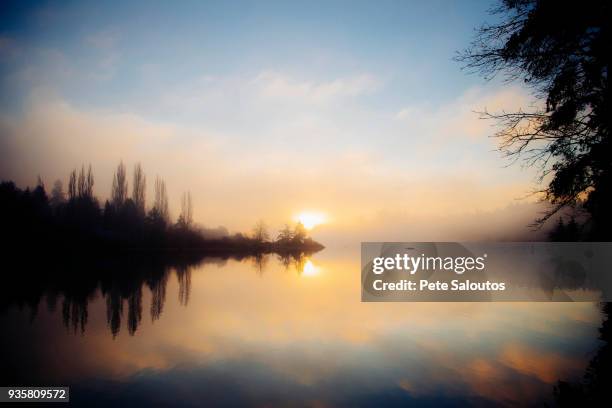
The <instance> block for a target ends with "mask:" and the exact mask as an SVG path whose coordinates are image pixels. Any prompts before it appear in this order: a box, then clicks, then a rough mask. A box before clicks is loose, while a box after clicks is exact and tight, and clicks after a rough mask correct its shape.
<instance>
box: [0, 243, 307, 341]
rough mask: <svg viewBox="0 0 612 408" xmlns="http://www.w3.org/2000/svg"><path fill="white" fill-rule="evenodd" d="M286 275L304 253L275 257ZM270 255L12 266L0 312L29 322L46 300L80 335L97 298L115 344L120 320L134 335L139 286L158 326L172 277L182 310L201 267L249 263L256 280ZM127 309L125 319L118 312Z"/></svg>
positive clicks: (138, 317)
mask: <svg viewBox="0 0 612 408" xmlns="http://www.w3.org/2000/svg"><path fill="white" fill-rule="evenodd" d="M276 255H277V256H278V257H279V260H280V261H281V264H282V265H283V266H284V267H285V269H286V270H288V269H290V268H291V267H293V268H295V270H296V271H297V272H298V273H301V272H302V271H303V269H304V265H305V262H306V260H307V259H308V256H309V255H311V254H310V253H304V252H300V253H295V252H292V253H283V254H276ZM269 257H270V254H256V255H244V256H243V255H239V256H225V257H209V256H200V255H194V254H181V255H180V256H171V257H170V256H150V254H140V255H134V254H127V255H124V256H115V257H111V258H104V259H92V258H87V257H79V258H73V259H72V261H71V262H69V263H66V262H54V263H51V264H43V263H42V261H34V262H28V263H27V264H26V263H21V264H20V263H15V264H12V265H11V266H10V267H8V268H7V271H12V272H13V273H8V274H7V277H8V282H6V284H5V285H2V287H1V288H0V299H1V300H0V311H2V310H6V309H8V308H9V307H11V306H17V307H18V308H19V309H23V308H26V309H28V310H29V312H30V321H34V320H35V319H36V313H37V311H38V307H39V304H40V303H41V300H42V299H43V298H45V299H46V307H47V309H48V310H49V311H50V312H54V311H55V310H57V306H58V303H59V302H60V301H61V312H62V320H63V323H64V325H65V327H66V328H67V329H68V330H70V331H72V332H74V333H75V334H81V335H83V334H84V333H85V329H86V326H87V320H88V316H89V315H88V305H89V304H90V303H91V302H92V301H93V300H94V299H95V298H96V296H97V295H98V294H100V295H101V296H103V297H104V300H105V304H106V322H107V325H108V328H109V329H110V332H111V334H112V336H113V338H115V337H116V336H117V335H118V334H119V332H120V330H121V324H122V321H123V319H124V317H126V318H127V321H126V323H127V329H128V333H129V334H130V335H134V334H135V333H136V331H137V330H138V327H139V326H140V323H141V321H142V315H143V299H142V298H143V286H146V287H147V288H148V289H149V291H150V292H151V304H150V307H149V314H150V316H151V320H152V321H156V320H158V319H159V318H160V317H161V316H162V314H163V311H164V304H165V301H166V293H167V290H166V288H167V286H168V280H169V279H170V276H171V275H172V274H175V276H176V279H177V281H178V286H179V289H178V299H179V303H180V304H181V305H182V306H187V304H188V303H189V297H190V293H191V273H192V270H193V269H194V268H195V267H197V266H200V265H203V264H209V263H210V264H219V263H221V264H225V263H226V261H227V260H228V259H234V260H238V261H245V262H250V263H251V264H252V265H253V268H254V269H255V271H256V273H257V274H263V273H264V271H265V268H266V265H267V263H268V260H269ZM126 308H127V316H125V314H124V311H125V309H126Z"/></svg>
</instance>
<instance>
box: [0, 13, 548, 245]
mask: <svg viewBox="0 0 612 408" xmlns="http://www.w3.org/2000/svg"><path fill="white" fill-rule="evenodd" d="M492 5H493V4H492V3H491V2H490V1H470V2H460V1H444V2H442V1H427V2H410V1H399V2H388V1H377V2H356V1H350V2H349V1H347V2H335V1H334V2H329V1H325V2H316V1H308V2H234V1H232V2H201V1H194V2H190V1H182V2H179V3H176V2H154V1H153V2H151V1H147V2H132V1H130V2H112V1H109V2H99V1H97V2H86V1H85V2H70V1H68V2H28V1H18V2H3V3H2V6H1V7H2V10H1V12H0V16H1V17H0V148H1V160H0V179H10V180H14V181H16V182H17V183H18V184H19V185H20V186H26V185H32V184H34V183H35V180H36V177H37V175H38V174H40V175H41V176H42V178H43V180H44V181H45V183H46V184H47V185H51V184H52V183H53V181H54V180H55V179H58V178H59V179H62V180H64V183H65V182H66V178H67V176H68V173H69V171H70V170H71V169H72V168H74V167H80V165H81V164H82V163H85V164H88V163H91V165H92V168H93V170H94V174H95V176H96V184H95V188H94V190H95V193H96V194H97V195H98V196H99V197H101V198H103V199H104V198H106V197H108V195H109V192H110V185H111V180H112V174H113V170H114V168H115V167H116V166H117V164H118V163H119V161H120V160H122V161H123V162H124V163H125V164H126V166H127V167H128V169H129V170H130V171H131V169H132V168H133V166H134V165H135V164H136V163H137V162H141V163H142V165H143V167H144V170H145V173H146V174H147V177H148V178H147V180H148V182H149V184H148V188H149V190H148V197H149V199H150V198H151V197H152V195H153V194H152V187H153V180H154V178H155V176H156V175H159V176H161V177H163V178H164V179H165V180H166V182H167V184H168V191H169V194H170V205H171V211H172V213H173V214H174V215H175V216H176V215H177V214H178V208H179V203H180V196H181V193H182V192H183V191H187V190H190V191H191V194H192V196H193V202H194V210H195V211H194V218H195V220H196V221H197V222H198V223H200V224H201V225H204V226H207V227H216V226H219V225H223V226H226V227H227V228H228V229H230V231H246V230H249V229H250V228H251V226H252V225H253V224H254V223H255V222H256V221H257V220H258V219H263V220H265V221H266V222H267V224H268V225H269V226H270V227H271V228H272V229H277V228H279V227H280V226H281V225H282V223H284V222H286V221H292V220H294V219H295V216H296V215H297V214H299V213H301V212H304V211H312V212H317V213H322V214H325V217H326V220H327V225H324V226H320V227H319V228H318V231H317V229H315V230H313V235H314V236H315V237H317V234H319V236H322V237H326V238H328V239H332V238H333V237H337V236H340V235H344V236H351V237H359V239H363V240H367V239H386V240H391V239H399V238H408V237H410V238H412V239H415V240H425V239H447V240H448V239H457V238H461V237H468V235H469V234H467V232H468V231H473V230H474V225H475V224H478V225H480V227H482V228H483V229H481V232H482V234H484V235H486V236H493V235H496V236H500V237H501V236H502V235H504V234H505V235H504V236H506V237H507V236H509V235H511V234H507V232H508V231H509V230H508V228H510V226H512V227H513V228H514V229H516V228H517V225H518V226H520V228H518V229H520V230H521V231H523V230H524V227H525V228H526V226H527V225H528V224H529V223H530V222H531V221H532V220H533V218H535V217H536V216H537V208H536V207H537V206H535V205H534V204H533V199H524V197H525V196H526V195H528V193H529V192H530V191H532V189H533V188H534V181H535V176H536V173H535V172H534V171H533V169H524V168H521V166H509V167H508V162H507V161H505V160H503V159H502V158H501V156H500V154H499V152H497V151H496V141H495V139H492V138H490V137H489V136H491V135H492V134H494V132H495V127H494V124H493V123H490V122H486V121H482V120H479V118H478V114H477V113H476V111H482V110H484V109H488V110H489V111H500V110H511V109H516V108H518V107H521V106H522V107H525V106H528V105H529V104H531V103H533V101H532V99H531V97H530V95H529V93H528V92H527V91H526V90H525V89H523V88H521V87H520V84H518V85H517V84H506V83H502V82H501V81H497V80H493V81H490V82H486V81H484V80H483V79H482V78H480V77H478V76H475V75H468V74H467V73H466V72H464V71H462V70H461V65H460V64H459V63H457V62H455V61H453V59H452V58H453V56H454V55H455V53H456V52H457V51H459V50H461V49H463V48H465V47H466V46H467V45H468V44H469V42H470V40H471V38H472V36H473V34H474V29H475V28H476V27H478V26H479V25H481V24H482V23H483V22H485V21H491V19H492V17H491V16H490V15H489V14H488V13H487V11H488V10H489V9H490V8H491V6H492ZM485 224H486V225H485ZM502 230H503V231H502ZM457 231H462V232H457ZM504 231H505V232H504ZM484 235H482V236H484Z"/></svg>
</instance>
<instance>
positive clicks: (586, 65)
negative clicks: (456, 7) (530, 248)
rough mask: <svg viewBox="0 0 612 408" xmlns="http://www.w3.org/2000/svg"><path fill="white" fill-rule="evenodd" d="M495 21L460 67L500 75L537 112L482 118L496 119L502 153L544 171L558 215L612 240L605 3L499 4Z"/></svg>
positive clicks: (542, 0) (610, 52)
mask: <svg viewBox="0 0 612 408" xmlns="http://www.w3.org/2000/svg"><path fill="white" fill-rule="evenodd" d="M493 13H494V14H495V15H496V16H495V17H496V19H495V21H496V22H495V23H494V24H485V25H483V26H481V27H480V28H479V29H478V31H477V34H476V38H475V39H474V41H473V42H472V45H471V47H469V48H468V49H466V50H465V51H464V52H462V53H461V54H459V56H458V60H459V61H462V62H463V63H464V64H465V67H466V68H467V69H468V70H471V71H474V72H477V73H479V74H481V75H483V76H484V77H485V78H487V79H490V78H492V77H494V76H496V75H498V74H503V75H505V77H506V80H507V81H514V80H520V81H521V82H522V83H523V84H525V85H527V86H528V87H530V88H531V89H532V90H533V94H534V96H535V97H536V98H537V99H539V100H540V101H541V102H542V103H541V104H540V106H539V107H538V106H535V107H525V108H526V110H522V109H519V110H518V111H514V112H497V113H489V112H486V111H485V112H483V113H482V116H483V117H484V118H489V119H493V120H495V121H497V122H498V123H499V124H500V125H501V131H500V132H499V133H498V134H497V137H498V138H499V140H500V150H501V151H502V152H503V153H504V154H506V155H507V156H508V157H509V158H511V159H512V160H518V159H523V160H525V162H526V164H527V165H528V166H537V167H538V168H539V169H540V170H541V181H543V180H547V181H548V184H547V186H546V187H545V188H544V189H543V190H542V191H541V192H542V193H544V195H545V197H546V200H547V201H548V202H550V203H551V204H552V208H551V209H550V211H548V212H546V213H545V214H544V215H543V216H542V217H541V218H540V219H539V220H537V221H536V225H543V224H544V223H545V222H546V221H547V220H548V219H549V218H551V217H552V216H554V215H555V214H556V213H558V212H559V211H561V210H563V209H565V208H568V207H570V208H571V207H574V206H576V205H577V206H578V207H580V208H582V209H583V210H585V211H586V214H587V215H588V219H587V220H585V221H586V222H584V223H583V227H584V228H582V237H583V238H584V239H585V240H592V241H610V240H612V212H611V211H610V209H611V208H612V138H611V135H610V129H611V126H610V125H611V123H610V121H611V120H612V109H611V106H612V92H611V91H610V82H609V69H610V62H611V60H612V47H611V46H610V44H612V41H611V31H610V21H611V19H610V4H609V2H608V1H607V0H583V1H581V2H573V1H553V0H500V1H499V2H498V6H497V7H495V8H494V9H493Z"/></svg>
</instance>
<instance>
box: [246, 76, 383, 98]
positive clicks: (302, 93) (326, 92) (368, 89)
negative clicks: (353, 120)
mask: <svg viewBox="0 0 612 408" xmlns="http://www.w3.org/2000/svg"><path fill="white" fill-rule="evenodd" d="M253 83H254V84H255V86H256V87H257V88H258V89H259V92H260V94H261V95H262V96H263V97H264V98H278V99H287V100H289V101H294V102H303V103H307V104H315V105H316V104H325V103H329V102H331V101H334V100H339V99H345V98H352V97H356V96H359V95H364V94H368V93H372V92H375V91H376V90H377V89H378V88H379V87H380V85H381V81H380V80H379V79H378V78H376V77H375V76H373V75H371V74H359V75H354V76H348V77H344V78H338V79H335V80H332V81H300V80H298V79H295V78H292V77H290V76H287V75H284V74H281V73H278V72H272V71H265V72H262V73H261V74H259V75H258V76H257V77H256V78H255V79H254V80H253Z"/></svg>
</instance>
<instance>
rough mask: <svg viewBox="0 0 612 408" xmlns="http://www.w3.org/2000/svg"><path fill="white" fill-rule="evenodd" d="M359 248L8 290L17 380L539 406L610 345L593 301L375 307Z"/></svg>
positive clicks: (130, 265) (1, 320)
mask: <svg viewBox="0 0 612 408" xmlns="http://www.w3.org/2000/svg"><path fill="white" fill-rule="evenodd" d="M358 255H359V254H358V252H357V253H356V252H350V251H349V252H344V251H333V250H325V251H323V252H321V253H318V254H316V255H315V256H313V257H310V258H308V257H299V258H294V259H286V258H283V257H280V258H279V257H277V256H274V255H271V256H268V257H267V258H266V259H265V260H264V259H263V258H261V259H256V258H244V259H218V258H217V259H213V258H208V259H205V260H198V261H197V262H191V261H189V262H184V261H181V262H177V261H173V262H169V261H167V260H166V261H164V262H160V261H155V262H153V261H152V260H149V261H148V262H149V265H142V261H135V260H123V261H115V262H110V261H109V262H108V263H106V264H105V265H102V266H94V265H91V266H90V267H89V268H90V269H88V270H96V271H98V272H97V278H96V279H89V278H88V277H89V276H91V274H85V273H83V272H82V271H83V269H82V267H74V268H65V269H64V272H63V273H64V275H63V276H65V277H64V278H61V279H58V280H55V279H54V280H53V281H51V282H47V283H48V284H46V285H42V284H40V283H37V282H31V287H30V291H25V290H21V289H19V290H15V291H14V293H12V294H9V295H10V296H12V300H11V302H10V305H5V307H4V312H2V313H0V324H2V327H3V328H7V330H6V331H5V333H10V335H5V336H3V338H2V340H3V344H2V353H3V354H2V356H1V357H2V361H3V362H4V363H5V366H6V367H7V368H5V369H4V370H3V381H2V382H3V383H16V384H17V383H19V384H21V383H29V384H34V383H37V384H50V383H54V384H67V385H70V386H72V387H73V388H72V390H71V398H72V397H74V403H75V404H76V405H86V406H92V405H108V404H118V403H122V404H124V405H126V404H151V403H155V404H157V405H169V406H170V405H172V406H177V405H178V406H190V405H201V404H206V403H208V404H209V405H213V406H236V405H246V406H261V405H269V406H381V405H385V406H404V405H407V404H413V405H421V406H422V405H435V406H438V405H457V404H461V403H464V404H472V405H494V404H495V405H498V404H501V405H525V404H530V405H533V404H541V403H553V402H554V398H553V389H554V387H555V386H557V385H558V381H559V380H563V381H566V382H569V383H574V382H578V381H580V379H581V378H582V376H583V374H584V372H585V371H586V370H587V369H588V366H589V361H590V360H591V358H592V357H593V353H594V352H596V351H597V349H598V347H599V346H600V342H599V340H598V330H599V328H600V327H601V324H602V313H601V310H600V308H599V306H598V305H595V304H590V303H538V304H533V303H512V304H511V303H481V304H478V303H471V304H470V303H453V304H427V303H422V304H415V303H395V304H391V303H374V304H373V303H361V302H360V274H359V272H360V266H359V256H358ZM116 263H123V264H124V265H123V266H120V265H116ZM160 264H161V265H163V267H160ZM91 268H94V269H91ZM71 270H72V271H71ZM128 270H129V271H130V273H129V274H127V273H126V272H127V271H128ZM43 275H44V274H43ZM76 276H78V278H76ZM128 276H129V277H130V278H128ZM68 277H70V278H71V279H68ZM135 277H136V278H135ZM25 281H26V280H25V279H24V282H22V283H24V284H25ZM77 281H78V282H79V284H76V283H75V282H77ZM70 282H72V283H70ZM15 287H21V286H19V285H16V286H15ZM5 290H6V289H4V288H3V291H5ZM6 292H10V291H8V290H6ZM64 299H69V300H68V301H67V303H66V305H67V306H66V309H67V310H68V312H67V313H66V314H64V313H63V310H64ZM18 305H21V309H20V308H19V307H18ZM54 305H55V306H54ZM73 305H77V306H73ZM60 309H61V310H60ZM73 309H74V312H73ZM130 310H131V311H130ZM66 315H67V316H68V319H67V320H65V316H66ZM32 316H35V318H34V319H33V320H32V321H31V318H32ZM148 316H150V318H149V317H148ZM66 321H67V322H68V323H67V324H68V327H69V330H65V329H64V327H63V325H64V324H65V323H63V322H66ZM75 322H76V323H75ZM125 327H127V329H126V328H125ZM75 328H76V329H75ZM83 330H84V331H83ZM75 332H76V335H75ZM24 381H25V382H24Z"/></svg>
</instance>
